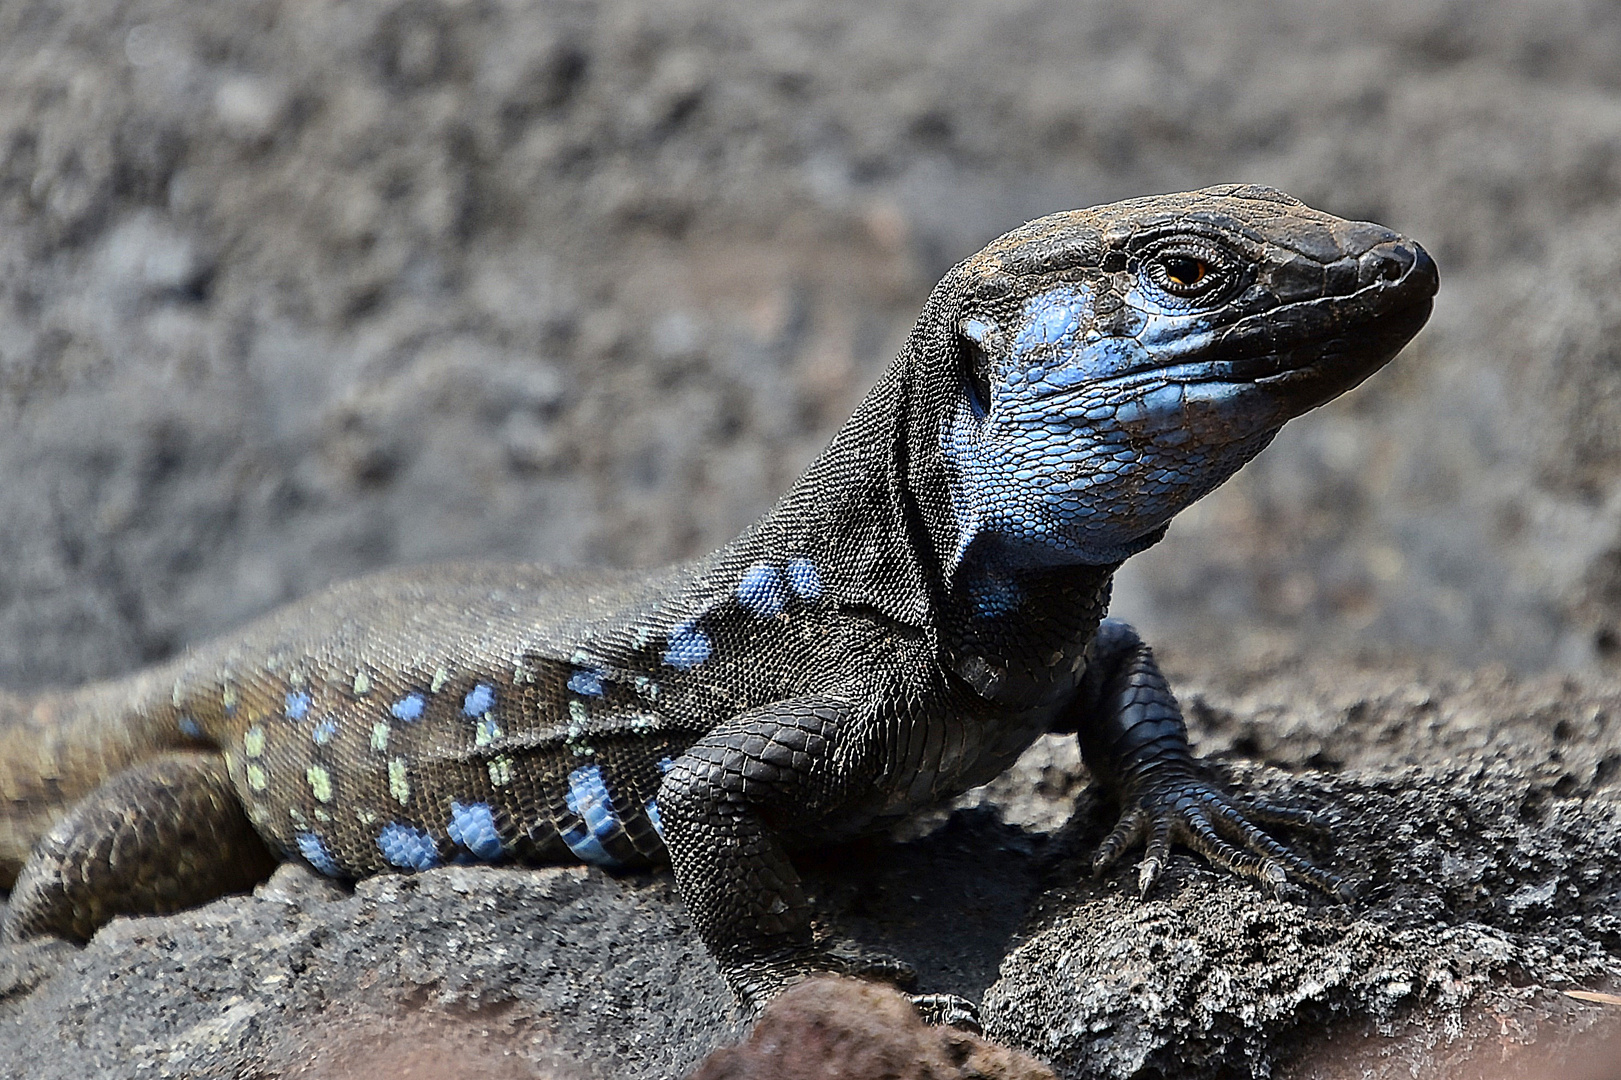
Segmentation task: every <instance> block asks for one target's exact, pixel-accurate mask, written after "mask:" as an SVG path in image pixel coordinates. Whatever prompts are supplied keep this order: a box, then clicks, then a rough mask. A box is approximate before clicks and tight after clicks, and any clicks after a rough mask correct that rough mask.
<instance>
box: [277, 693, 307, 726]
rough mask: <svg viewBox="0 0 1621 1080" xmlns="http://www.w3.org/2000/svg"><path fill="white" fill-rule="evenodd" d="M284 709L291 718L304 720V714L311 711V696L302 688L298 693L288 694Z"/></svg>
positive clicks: (288, 717)
mask: <svg viewBox="0 0 1621 1080" xmlns="http://www.w3.org/2000/svg"><path fill="white" fill-rule="evenodd" d="M285 705H286V708H285V709H284V710H283V711H284V712H285V714H286V716H287V719H289V720H302V719H304V714H305V713H307V712H309V711H310V696H309V695H308V694H306V693H305V692H304V691H302V690H300V691H298V692H297V693H296V694H288V695H287V699H286V702H285Z"/></svg>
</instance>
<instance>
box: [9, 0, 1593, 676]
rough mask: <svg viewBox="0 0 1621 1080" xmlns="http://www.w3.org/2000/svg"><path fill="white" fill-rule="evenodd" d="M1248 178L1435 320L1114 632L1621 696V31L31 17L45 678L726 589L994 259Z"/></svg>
mask: <svg viewBox="0 0 1621 1080" xmlns="http://www.w3.org/2000/svg"><path fill="white" fill-rule="evenodd" d="M1230 180H1247V181H1258V182H1265V183H1269V184H1275V185H1277V186H1279V187H1282V188H1284V189H1286V190H1288V191H1290V192H1292V193H1294V194H1296V195H1299V196H1300V197H1302V198H1304V199H1306V200H1307V201H1308V202H1310V203H1312V204H1314V205H1317V206H1320V207H1323V208H1324V209H1327V210H1331V211H1333V212H1335V213H1338V214H1343V215H1347V216H1355V217H1370V218H1374V219H1377V220H1379V221H1381V222H1384V223H1386V224H1389V225H1391V226H1394V227H1396V228H1399V229H1401V230H1403V231H1405V232H1408V233H1410V234H1411V235H1413V236H1415V237H1417V238H1419V239H1420V240H1422V241H1423V242H1424V243H1425V244H1426V245H1427V246H1428V247H1429V248H1430V250H1431V251H1432V252H1433V253H1434V254H1435V256H1436V258H1437V259H1438V261H1439V263H1440V266H1441V268H1442V275H1443V290H1442V293H1441V296H1440V300H1439V303H1438V304H1437V307H1436V312H1435V317H1434V321H1433V322H1432V324H1431V326H1430V327H1429V329H1427V330H1426V331H1425V332H1424V333H1423V335H1422V336H1421V337H1420V338H1419V339H1418V340H1417V341H1416V342H1415V344H1414V345H1413V347H1412V348H1411V349H1409V350H1408V352H1407V353H1406V354H1405V355H1404V357H1403V358H1402V359H1401V360H1400V361H1399V362H1398V363H1397V364H1395V365H1394V366H1393V367H1392V368H1391V369H1389V370H1388V371H1386V372H1385V373H1383V374H1381V375H1380V376H1379V377H1378V378H1376V379H1374V380H1372V381H1371V382H1370V383H1369V384H1368V385H1367V386H1366V387H1365V388H1363V389H1362V390H1360V391H1358V392H1357V393H1356V394H1353V395H1351V396H1350V397H1349V398H1347V399H1345V400H1343V401H1341V402H1338V403H1336V404H1334V405H1333V406H1330V407H1329V408H1327V409H1324V410H1322V411H1321V412H1320V413H1319V414H1317V415H1315V416H1312V417H1310V418H1308V419H1306V420H1303V421H1300V422H1298V423H1296V424H1293V425H1291V426H1290V428H1289V429H1288V430H1287V431H1286V432H1285V434H1284V435H1283V436H1282V438H1281V439H1280V440H1279V441H1278V443H1277V445H1276V446H1275V447H1274V448H1273V449H1271V450H1270V451H1268V453H1267V454H1266V455H1264V456H1263V457H1262V459H1261V460H1259V461H1258V462H1256V463H1255V464H1254V465H1253V466H1251V467H1250V468H1249V469H1247V470H1245V472H1244V473H1243V474H1242V475H1241V476H1240V477H1239V478H1238V479H1237V480H1236V481H1235V482H1233V483H1231V484H1229V485H1227V487H1226V488H1224V489H1223V490H1222V491H1221V492H1219V493H1218V494H1217V495H1216V496H1215V497H1213V498H1211V499H1209V500H1207V501H1206V502H1205V503H1203V504H1202V505H1200V506H1198V507H1196V508H1195V509H1194V510H1192V511H1190V512H1189V513H1187V514H1185V515H1184V516H1183V517H1182V518H1181V519H1180V520H1179V521H1178V522H1177V524H1176V526H1175V527H1174V528H1173V529H1172V531H1171V535H1170V538H1169V539H1168V540H1167V541H1166V542H1165V543H1164V544H1162V545H1161V546H1160V547H1159V548H1157V549H1156V550H1154V551H1151V552H1150V553H1148V554H1147V555H1145V556H1143V557H1141V558H1139V559H1137V560H1136V561H1135V562H1134V563H1133V564H1132V565H1131V566H1130V568H1129V570H1128V572H1127V573H1126V575H1125V580H1124V581H1123V582H1122V587H1121V593H1120V599H1119V602H1118V604H1117V610H1118V611H1119V612H1120V613H1121V614H1124V615H1127V616H1128V617H1131V618H1134V619H1136V620H1138V621H1139V622H1141V623H1143V624H1144V625H1145V626H1146V627H1147V628H1148V629H1149V630H1150V631H1151V632H1152V633H1153V634H1154V636H1155V637H1156V638H1157V639H1160V640H1165V641H1169V642H1171V643H1172V644H1175V643H1176V642H1178V641H1184V642H1198V641H1201V640H1203V639H1204V637H1209V636H1219V637H1221V638H1224V639H1226V638H1235V637H1240V636H1242V635H1244V634H1250V633H1259V634H1261V635H1263V637H1264V636H1266V635H1273V636H1283V637H1287V638H1289V639H1291V640H1295V641H1304V642H1306V643H1308V644H1312V645H1313V646H1314V647H1315V643H1316V642H1318V641H1321V642H1323V643H1324V645H1325V647H1332V648H1335V649H1339V650H1343V651H1347V652H1349V653H1355V654H1365V653H1369V652H1372V653H1379V652H1381V651H1384V652H1388V651H1400V650H1409V649H1417V650H1421V651H1423V652H1426V653H1438V654H1440V655H1443V656H1446V657H1450V658H1453V659H1456V660H1460V661H1463V662H1466V663H1469V664H1475V663H1479V662H1501V663H1503V664H1506V665H1508V666H1509V667H1510V668H1512V669H1516V670H1539V669H1545V668H1550V667H1552V668H1560V669H1583V668H1593V667H1601V668H1602V667H1608V666H1610V665H1613V664H1618V663H1621V380H1618V377H1617V373H1618V369H1621V288H1618V282H1621V244H1618V243H1617V242H1616V238H1617V237H1618V236H1621V5H1618V4H1616V3H1613V2H1600V0H1588V2H1579V0H1540V2H1536V3H1527V2H1524V0H1500V2H1490V0H1465V2H1451V0H1390V2H1377V0H1374V2H1358V3H1345V2H1343V0H1321V2H1311V0H1275V2H1274V0H1247V2H1241V3H1224V4H1207V3H1198V2H1193V0H1186V2H1184V0H1163V2H1155V3H1138V2H1126V0H1100V2H1095V3H1086V4H1075V3H1070V2H1068V0H1028V2H1014V0H1003V2H997V3H984V2H972V3H970V2H943V0H911V2H896V3H884V4H876V3H846V2H836V0H814V2H810V0H805V2H788V3H773V4H758V3H752V2H747V0H739V2H735V3H731V2H724V0H661V2H658V3H648V2H642V0H530V2H526V0H466V2H449V0H443V2H439V0H399V2H373V3H309V2H303V3H299V2H277V0H240V2H233V3H230V4H196V3H189V2H182V0H176V2H168V3H166V2H161V0H152V2H133V3H125V4H119V5H116V6H114V7H109V6H107V5H105V4H92V3H77V2H74V0H10V2H8V3H5V4H3V5H0V477H3V478H4V479H3V483H0V680H3V681H4V682H5V683H6V684H9V685H13V686H28V685H39V684H46V683H54V682H61V681H76V680H79V679H82V678H85V677H87V676H95V675H104V674H111V673H115V672H121V671H125V670H128V669H130V668H132V667H135V666H137V665H139V664H141V663H143V662H146V661H150V660H153V659H156V658H158V657H162V656H165V655H167V654H169V653H171V652H173V651H174V650H175V649H177V648H180V647H182V646H184V645H186V644H187V643H189V642H193V641H196V640H199V639H200V638H203V637H205V636H208V635H211V634H214V633H217V632H219V631H222V630H224V629H226V628H229V627H231V626H234V625H237V624H239V623H241V622H242V621H243V620H244V619H246V618H248V617H250V616H252V615H254V614H255V613H258V612H260V611H263V610H265V609H266V608H268V607H271V606H272V605H274V604H276V603H278V602H280V601H284V600H287V599H289V598H292V597H294V596H297V595H300V594H302V593H306V592H308V591H310V590H312V589H315V588H317V587H319V586H321V585H322V584H324V583H326V582H329V581H331V580H334V579H338V578H343V577H347V576H350V575H353V574H356V573H359V572H362V571H364V570H367V569H369V568H371V567H375V566H380V565H383V564H391V563H401V562H418V561H424V560H434V559H447V558H467V557H499V558H514V559H541V560H547V561H552V562H557V563H586V562H596V563H613V564H647V563H657V562H662V561H667V560H671V559H676V558H681V557H684V556H688V555H692V554H694V553H697V552H700V551H702V550H704V549H706V548H708V547H710V546H711V545H714V544H716V543H718V542H720V541H722V540H724V539H726V538H728V537H729V536H730V535H731V534H733V533H734V532H735V531H736V530H737V529H739V528H740V527H741V526H743V525H745V524H746V523H747V522H748V521H750V520H751V519H752V518H753V517H754V516H755V515H756V514H758V513H759V512H760V511H761V510H762V509H763V508H765V507H766V506H767V505H768V504H769V502H770V501H771V499H772V498H773V497H774V496H775V495H776V494H777V492H778V490H779V489H780V488H781V487H782V486H783V485H784V484H785V483H786V482H787V481H788V480H789V479H790V478H791V477H792V476H793V474H794V473H795V471H796V470H797V469H798V468H799V467H800V466H801V465H802V464H803V463H804V462H805V461H806V460H807V459H808V458H809V457H810V455H811V454H813V453H814V452H815V450H816V449H817V448H818V447H819V446H820V444H821V443H822V442H823V440H824V439H825V438H826V437H827V435H828V434H829V432H830V431H832V429H833V428H834V427H835V425H836V424H837V423H838V422H839V421H840V419H842V417H843V416H844V415H845V413H846V411H847V410H848V409H849V408H850V407H851V406H852V405H853V403H854V402H855V401H856V400H857V399H858V398H859V396H860V395H861V394H862V393H863V392H864V390H865V389H866V387H867V386H868V385H869V383H870V382H871V381H872V380H873V379H874V377H875V375H876V373H877V372H878V371H879V370H880V368H881V367H882V366H883V365H884V364H885V363H886V362H887V361H888V360H889V359H890V357H891V356H892V354H893V352H894V350H895V349H896V347H897V345H898V344H899V342H900V341H901V340H902V338H903V336H904V334H905V333H906V330H907V328H908V327H909V325H910V322H911V320H912V318H913V316H914V314H915V312H916V309H917V307H918V305H919V303H920V302H921V300H922V298H923V297H924V296H925V295H926V293H927V290H928V289H929V288H930V286H931V285H932V284H933V282H934V280H935V279H936V277H937V276H938V275H939V274H940V273H941V272H942V271H943V270H945V269H946V268H947V267H948V266H949V265H950V264H951V263H952V262H954V261H955V260H957V259H959V258H961V257H963V256H965V255H967V254H968V253H970V252H971V251H973V250H974V249H975V248H977V247H978V246H980V245H981V244H982V243H984V242H985V241H986V240H988V239H990V238H991V237H992V236H994V235H996V234H997V233H999V232H1001V231H1002V230H1004V229H1006V228H1008V227H1010V226H1012V225H1015V224H1017V223H1019V222H1021V221H1023V220H1025V219H1027V218H1030V217H1033V216H1037V215H1039V214H1042V213H1046V212H1050V211H1053V210H1058V209H1064V208H1069V207H1075V206H1083V205H1089V204H1093V203H1098V202H1103V201H1107V200H1111V199H1115V198H1120V197H1125V196H1131V195H1138V194H1145V193H1150V192H1158V191H1165V190H1173V189H1182V188H1188V187H1194V186H1199V185H1203V184H1208V183H1215V182H1222V181H1230ZM1202 635H1203V636H1202Z"/></svg>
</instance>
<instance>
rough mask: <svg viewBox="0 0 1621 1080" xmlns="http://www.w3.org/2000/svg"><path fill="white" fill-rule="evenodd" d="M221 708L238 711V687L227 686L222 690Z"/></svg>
mask: <svg viewBox="0 0 1621 1080" xmlns="http://www.w3.org/2000/svg"><path fill="white" fill-rule="evenodd" d="M220 708H222V709H224V710H225V711H226V712H228V713H230V712H235V711H236V687H234V686H227V687H226V688H225V689H224V690H222V691H220Z"/></svg>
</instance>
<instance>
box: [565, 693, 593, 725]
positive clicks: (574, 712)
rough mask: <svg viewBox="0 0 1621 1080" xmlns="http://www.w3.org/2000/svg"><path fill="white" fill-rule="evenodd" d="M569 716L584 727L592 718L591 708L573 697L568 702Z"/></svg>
mask: <svg viewBox="0 0 1621 1080" xmlns="http://www.w3.org/2000/svg"><path fill="white" fill-rule="evenodd" d="M568 718H569V719H570V720H572V721H574V723H575V724H577V725H578V726H580V727H582V728H583V727H585V725H586V723H587V722H589V721H590V719H591V710H589V709H587V708H586V707H585V702H583V701H580V700H579V699H578V698H571V699H569V703H568Z"/></svg>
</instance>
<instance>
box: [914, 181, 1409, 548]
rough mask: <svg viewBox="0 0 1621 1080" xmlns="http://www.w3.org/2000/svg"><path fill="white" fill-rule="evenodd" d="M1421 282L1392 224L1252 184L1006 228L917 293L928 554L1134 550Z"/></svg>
mask: <svg viewBox="0 0 1621 1080" xmlns="http://www.w3.org/2000/svg"><path fill="white" fill-rule="evenodd" d="M1437 283H1438V278H1437V274H1436V269H1435V263H1434V262H1433V261H1432V260H1431V259H1430V257H1429V256H1428V255H1427V254H1426V253H1425V252H1424V249H1423V248H1421V247H1419V246H1418V245H1417V244H1416V243H1414V242H1412V241H1411V240H1408V239H1406V238H1404V237H1402V236H1400V235H1398V234H1396V233H1394V232H1391V231H1390V230H1389V229H1386V228H1383V227H1382V226H1379V225H1374V224H1371V223H1368V222H1355V221H1346V220H1343V219H1340V218H1336V217H1333V216H1332V215H1329V214H1325V213H1321V212H1319V211H1316V210H1313V209H1311V208H1310V207H1308V206H1306V205H1305V204H1303V203H1301V202H1299V201H1298V200H1295V199H1293V198H1290V197H1289V196H1288V195H1285V194H1283V193H1282V192H1280V191H1275V190H1273V189H1270V188H1260V187H1240V186H1229V187H1219V188H1207V189H1204V190H1202V191H1196V192H1189V193H1186V194H1181V195H1169V196H1156V197H1153V198H1146V199H1134V200H1131V201H1128V202H1121V203H1114V204H1111V205H1108V206H1102V207H1097V208H1094V209H1091V210H1077V211H1072V212H1069V213H1064V214H1054V215H1052V216H1050V217H1045V218H1041V219H1039V220H1037V221H1033V222H1031V223H1030V224H1028V225H1025V226H1023V227H1022V228H1019V229H1015V230H1014V231H1012V232H1010V233H1008V234H1007V235H1005V236H1003V237H1001V238H1000V239H998V240H996V241H995V242H993V243H992V244H991V245H990V246H988V247H987V248H985V249H984V250H983V251H981V252H980V253H979V254H977V255H975V256H973V257H972V258H970V259H969V260H967V261H966V262H964V263H962V264H961V265H959V266H958V267H956V268H955V269H954V270H953V271H952V273H951V274H950V275H948V276H947V278H946V280H945V281H944V282H942V284H941V289H940V290H939V291H937V293H936V299H937V301H943V303H942V305H941V306H940V307H939V308H938V309H937V310H938V311H939V312H940V317H939V318H938V319H936V320H934V327H935V332H936V333H937V334H939V335H941V338H940V339H938V340H937V342H936V344H937V345H938V347H937V348H934V349H931V350H930V354H931V355H936V356H942V357H946V358H948V360H947V362H949V363H951V364H953V365H955V372H954V377H947V378H945V379H944V380H942V381H943V382H944V383H946V384H948V385H950V386H951V387H952V395H951V398H950V400H949V401H948V402H946V403H945V409H944V410H943V412H944V416H943V420H942V422H941V430H940V431H939V438H940V443H939V447H940V450H941V451H942V456H943V459H944V464H945V470H946V474H947V480H946V487H947V489H948V491H949V494H950V502H951V511H952V517H953V518H954V522H955V526H956V534H957V536H956V541H955V544H954V545H952V546H953V547H954V549H955V551H954V554H953V555H951V557H950V558H949V560H948V561H949V562H950V563H953V564H955V563H959V562H960V561H961V560H962V558H963V557H964V554H965V553H966V552H967V550H968V549H969V547H970V546H973V545H980V544H983V545H987V546H988V547H990V548H991V549H994V550H995V551H996V552H997V553H998V554H997V558H999V559H1004V560H1010V561H1011V562H1013V563H1015V564H1019V563H1023V564H1027V565H1053V564H1063V563H1096V564H1107V563H1113V562H1118V561H1120V560H1121V559H1124V558H1125V557H1126V556H1128V555H1131V554H1133V553H1135V552H1136V551H1140V550H1141V549H1142V548H1144V547H1147V546H1148V545H1149V544H1152V543H1153V542H1154V541H1155V540H1157V539H1158V538H1159V536H1160V535H1161V534H1162V532H1163V529H1164V527H1165V525H1166V524H1167V523H1168V522H1169V521H1170V519H1171V517H1172V515H1174V514H1175V513H1176V512H1177V511H1179V510H1181V509H1182V508H1183V507H1185V506H1187V505H1189V504H1190V503H1192V502H1193V501H1194V500H1196V499H1198V498H1200V497H1201V496H1203V495H1204V494H1206V493H1207V492H1209V491H1210V490H1211V489H1213V488H1214V487H1216V486H1217V485H1218V484H1220V483H1221V482H1222V481H1224V480H1226V479H1227V478H1228V477H1229V476H1231V475H1232V474H1233V473H1234V472H1235V471H1237V469H1238V468H1239V467H1240V466H1241V465H1243V464H1244V462H1246V461H1248V460H1249V459H1250V458H1252V457H1254V456H1255V455H1256V454H1257V453H1259V452H1260V451H1261V449H1262V448H1264V447H1265V446H1266V444H1267V443H1268V442H1270V441H1271V439H1272V437H1273V436H1274V435H1275V434H1276V433H1277V431H1278V429H1279V428H1280V427H1282V426H1283V424H1284V423H1285V422H1286V421H1288V420H1290V419H1291V418H1293V417H1296V416H1299V415H1300V414H1301V413H1303V412H1306V411H1307V410H1309V409H1313V408H1315V407H1317V406H1318V405H1321V404H1323V403H1324V402H1326V401H1328V400H1330V399H1332V398H1334V397H1336V396H1338V395H1339V394H1342V393H1344V392H1345V391H1347V390H1349V389H1350V388H1351V387H1353V386H1355V385H1357V384H1358V383H1360V382H1361V381H1362V380H1363V379H1365V378H1367V377H1368V376H1369V375H1371V374H1372V373H1373V372H1375V371H1377V370H1378V369H1379V368H1380V367H1382V366H1383V365H1384V364H1385V363H1386V362H1387V361H1389V360H1390V359H1391V358H1392V357H1393V356H1395V355H1396V353H1397V352H1398V351H1399V350H1400V349H1401V348H1402V346H1403V345H1405V344H1406V343H1407V342H1408V340H1409V339H1411V338H1412V336H1413V335H1414V334H1416V333H1417V332H1418V330H1419V328H1420V327H1421V326H1423V325H1424V322H1425V320H1426V319H1427V318H1428V317H1429V313H1430V305H1431V301H1432V297H1434V295H1435V291H1436V287H1437ZM946 338H949V344H948V343H947V341H946V340H945V339H946ZM941 374H945V373H941Z"/></svg>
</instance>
